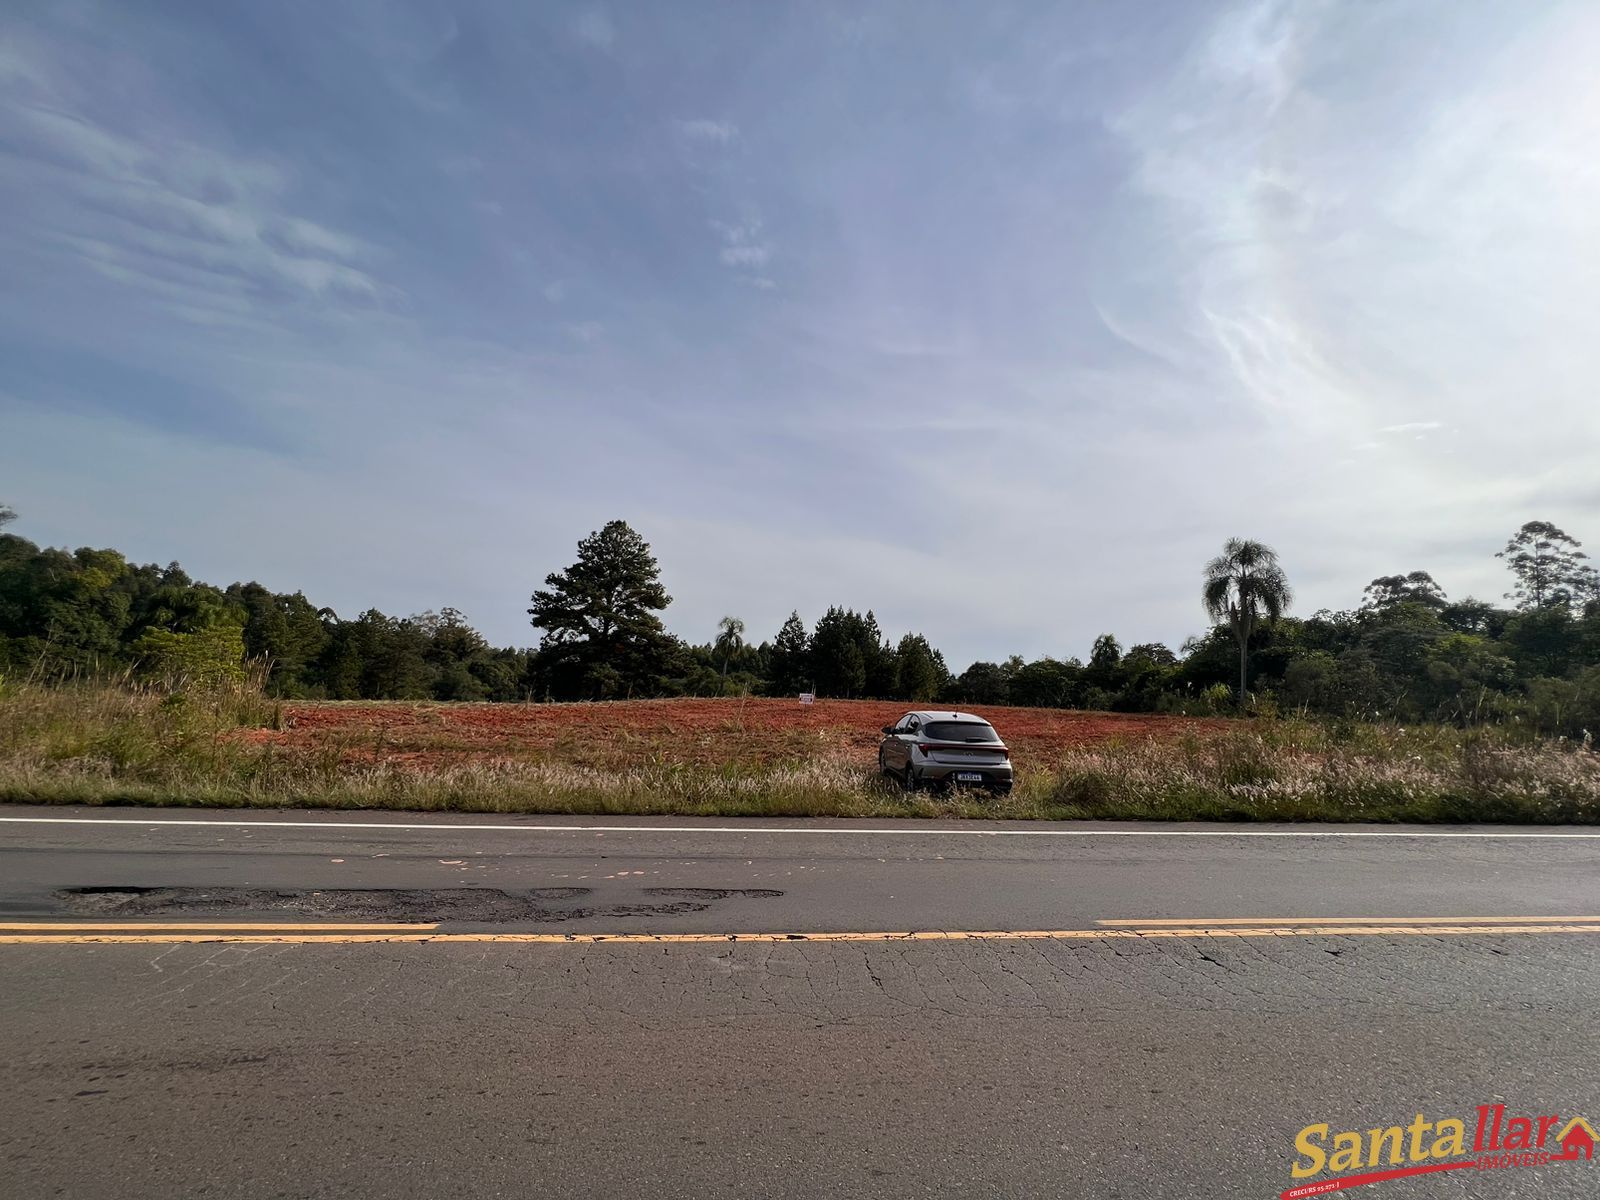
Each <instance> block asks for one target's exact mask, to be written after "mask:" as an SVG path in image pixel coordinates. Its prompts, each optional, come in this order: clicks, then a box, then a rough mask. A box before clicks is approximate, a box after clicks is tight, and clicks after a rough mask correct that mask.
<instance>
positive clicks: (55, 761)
mask: <svg viewBox="0 0 1600 1200" xmlns="http://www.w3.org/2000/svg"><path fill="white" fill-rule="evenodd" d="M892 707H893V706H885V705H874V704H870V703H863V702H823V703H819V705H817V706H814V707H811V708H802V707H801V706H799V705H796V704H794V703H793V702H785V701H776V700H750V701H740V700H702V701H670V700H669V701H635V702H617V703H607V704H594V705H526V706H510V705H505V706H489V705H440V704H421V705H419V704H392V703H390V704H366V705H340V704H326V703H323V704H303V703H302V704H296V703H286V702H283V701H279V700H274V699H270V698H267V697H264V696H262V695H260V694H259V693H258V692H253V691H251V690H249V689H247V688H243V687H238V688H231V689H212V690H210V691H189V692H180V693H161V692H158V691H156V690H154V689H150V688H141V687H138V686H129V687H111V686H77V687H54V688H47V687H41V686H38V685H21V686H11V687H8V688H7V689H6V691H5V694H4V695H3V697H0V801H5V802H44V803H58V804H151V805H155V804H176V805H199V806H221V807H236V808H239V807H243V808H248V807H291V808H293V807H329V808H343V809H402V810H415V811H439V810H445V811H458V812H508V813H509V812H527V813H589V814H608V813H609V814H625V813H629V814H647V813H655V814H682V815H707V816H710V815H715V816H764V817H798V816H847V817H878V818H883V817H1002V818H1024V819H1026V818H1034V819H1038V818H1049V819H1072V818H1085V817H1093V818H1105V819H1124V818H1127V819H1169V820H1323V821H1509V822H1533V823H1550V822H1593V821H1596V820H1597V819H1600V754H1596V753H1594V752H1593V751H1592V750H1590V749H1588V748H1587V747H1585V746H1584V745H1583V744H1582V743H1581V742H1580V743H1574V742H1572V741H1570V740H1564V739H1549V738H1541V737H1538V736H1534V735H1531V734H1530V733H1529V732H1528V731H1526V729H1524V728H1520V727H1517V726H1502V727H1480V728H1474V729H1471V730H1456V729H1450V728H1446V727H1441V726H1425V727H1420V728H1419V727H1407V728H1402V727H1400V726H1395V725H1376V724H1370V723H1360V722H1320V721H1312V720H1305V719H1296V718H1290V719H1256V720H1228V721H1221V720H1212V721H1185V720H1182V719H1175V718H1161V717H1140V716H1129V717H1124V718H1116V717H1110V716H1106V715H1099V714H1086V713H1069V712H1056V711H1040V710H1026V709H1011V710H986V711H988V712H989V714H990V715H991V716H993V718H994V719H995V720H996V721H997V723H998V724H999V726H1000V728H1001V730H1002V732H1003V733H1005V734H1006V736H1007V739H1008V741H1009V742H1010V743H1011V745H1012V748H1013V756H1014V759H1015V761H1016V763H1017V767H1018V783H1017V788H1016V791H1015V792H1014V793H1013V794H1012V795H1011V796H1008V797H1003V798H992V797H988V796H986V795H981V794H966V793H954V794H949V793H947V794H938V793H927V792H918V793H914V794H909V795H908V794H906V793H904V792H902V791H901V790H900V789H899V787H898V785H897V784H895V783H893V782H891V781H888V780H883V779H880V778H878V777H877V776H876V774H875V765H876V762H875V750H874V747H875V746H876V740H877V739H876V729H877V727H878V725H879V724H880V723H881V722H882V721H883V720H884V719H885V717H884V713H885V712H888V711H892ZM512 715H516V716H517V718H518V720H517V722H514V723H512V724H510V725H506V726H502V725H500V724H498V723H496V722H497V721H498V719H500V718H504V717H508V716H512Z"/></svg>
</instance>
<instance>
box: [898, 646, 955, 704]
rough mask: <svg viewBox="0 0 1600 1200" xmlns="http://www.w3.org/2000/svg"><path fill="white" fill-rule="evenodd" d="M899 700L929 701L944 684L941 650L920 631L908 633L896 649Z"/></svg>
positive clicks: (944, 673) (937, 693)
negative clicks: (939, 651)
mask: <svg viewBox="0 0 1600 1200" xmlns="http://www.w3.org/2000/svg"><path fill="white" fill-rule="evenodd" d="M894 657H895V678H896V680H897V683H898V689H899V690H898V694H897V699H901V700H918V701H926V700H933V699H935V698H936V697H937V696H938V695H939V692H940V689H942V688H943V687H944V684H945V675H946V672H945V670H944V664H943V662H942V661H941V660H940V659H939V656H938V653H937V652H936V651H935V650H934V648H933V647H932V646H930V645H928V639H927V638H925V637H923V636H922V635H921V634H920V633H908V634H906V635H905V636H904V637H903V638H901V639H900V644H899V646H897V647H896V648H895V652H894Z"/></svg>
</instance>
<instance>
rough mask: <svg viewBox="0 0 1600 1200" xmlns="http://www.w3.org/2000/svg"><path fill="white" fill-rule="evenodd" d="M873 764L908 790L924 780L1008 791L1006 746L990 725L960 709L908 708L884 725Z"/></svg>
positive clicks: (1008, 771) (1008, 767)
mask: <svg viewBox="0 0 1600 1200" xmlns="http://www.w3.org/2000/svg"><path fill="white" fill-rule="evenodd" d="M878 769H879V770H880V771H882V772H883V773H884V774H885V775H893V776H894V777H895V778H896V779H898V780H900V782H901V783H902V784H904V785H905V788H906V790H907V791H908V792H914V791H916V790H917V788H918V787H920V786H921V785H922V784H924V783H931V784H954V785H956V786H958V787H980V788H987V789H988V790H989V791H991V792H996V793H1004V792H1009V791H1010V790H1011V751H1009V750H1007V749H1006V744H1005V743H1004V742H1002V741H1001V740H1000V735H999V734H998V733H996V732H995V728H994V726H993V725H991V724H989V722H987V721H985V720H984V719H983V718H982V717H975V716H973V715H972V714H971V713H962V712H948V711H940V712H908V713H907V714H906V715H905V716H903V717H901V718H900V720H899V721H898V722H896V723H895V724H893V725H885V726H884V727H883V742H882V744H881V745H879V747H878Z"/></svg>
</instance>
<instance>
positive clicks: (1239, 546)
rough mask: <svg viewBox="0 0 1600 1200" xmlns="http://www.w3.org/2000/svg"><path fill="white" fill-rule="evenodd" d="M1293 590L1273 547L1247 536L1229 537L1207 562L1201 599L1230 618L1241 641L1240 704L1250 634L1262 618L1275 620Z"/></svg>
mask: <svg viewBox="0 0 1600 1200" xmlns="http://www.w3.org/2000/svg"><path fill="white" fill-rule="evenodd" d="M1293 598H1294V593H1293V592H1292V591H1290V589H1289V579H1288V577H1287V576H1286V575H1284V573H1283V568H1282V567H1280V566H1279V565H1278V553H1277V551H1275V550H1274V549H1272V547H1270V546H1265V545H1262V543H1260V542H1252V541H1249V540H1248V539H1245V538H1229V539H1228V540H1227V543H1226V544H1225V545H1224V546H1223V547H1222V553H1221V554H1219V555H1218V556H1217V557H1216V558H1213V559H1212V560H1211V561H1210V562H1209V563H1207V564H1206V585H1205V590H1204V592H1203V593H1202V599H1203V600H1204V602H1205V606H1206V615H1207V616H1208V617H1210V618H1211V619H1212V620H1213V621H1217V622H1220V621H1224V620H1225V621H1227V622H1228V625H1229V627H1230V628H1231V629H1232V630H1233V636H1234V638H1235V639H1236V640H1237V641H1238V643H1239V704H1240V706H1241V707H1243V705H1244V701H1245V686H1246V676H1245V672H1246V668H1247V667H1248V666H1249V662H1250V635H1251V634H1252V633H1254V632H1255V629H1256V626H1257V625H1259V624H1261V623H1262V622H1263V621H1267V622H1271V621H1276V620H1277V619H1278V618H1279V617H1281V616H1282V615H1283V613H1284V611H1285V610H1286V609H1287V608H1288V607H1289V602H1290V600H1292V599H1293Z"/></svg>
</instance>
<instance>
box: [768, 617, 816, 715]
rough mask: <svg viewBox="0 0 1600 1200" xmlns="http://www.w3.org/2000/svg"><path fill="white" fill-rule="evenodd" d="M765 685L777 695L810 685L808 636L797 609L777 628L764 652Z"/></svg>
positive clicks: (809, 639)
mask: <svg viewBox="0 0 1600 1200" xmlns="http://www.w3.org/2000/svg"><path fill="white" fill-rule="evenodd" d="M767 678H768V686H769V688H770V689H771V691H772V693H773V694H774V695H777V696H789V695H794V694H796V693H799V692H803V691H805V690H806V689H807V688H808V687H809V686H810V685H811V635H810V634H808V633H807V632H806V623H805V622H804V621H802V620H801V619H800V614H799V612H798V611H796V612H792V613H790V614H789V619H788V620H787V621H785V622H784V623H783V628H782V629H780V630H778V636H777V637H776V638H774V639H773V641H772V650H771V652H770V653H769V654H768V655H767Z"/></svg>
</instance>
